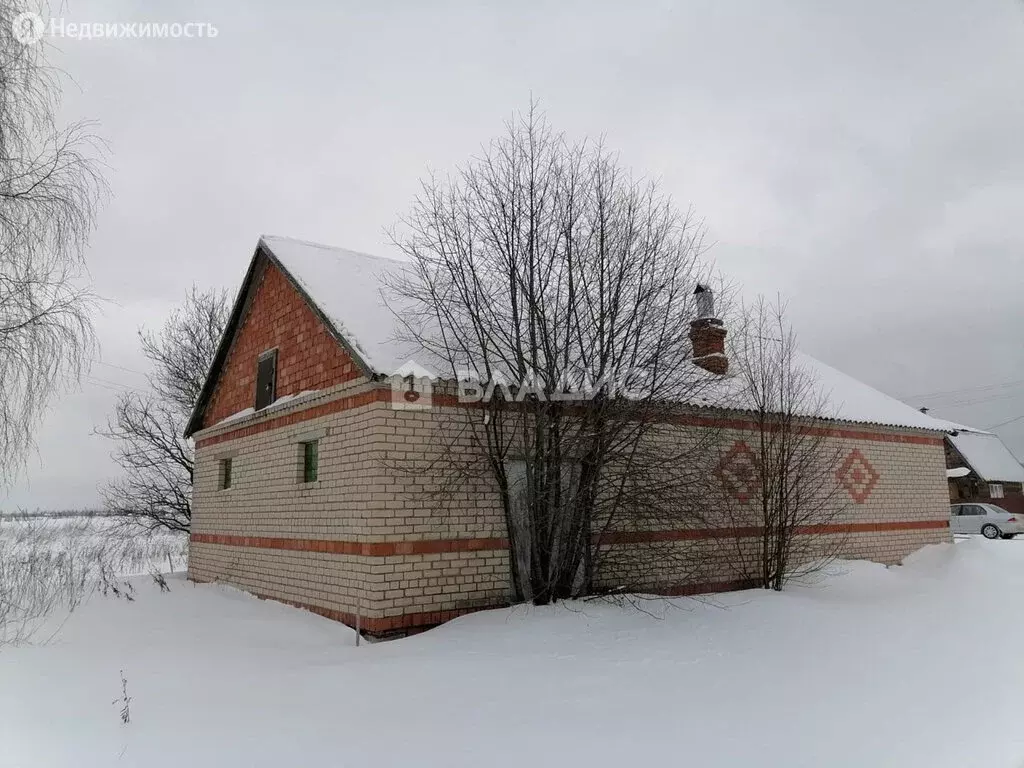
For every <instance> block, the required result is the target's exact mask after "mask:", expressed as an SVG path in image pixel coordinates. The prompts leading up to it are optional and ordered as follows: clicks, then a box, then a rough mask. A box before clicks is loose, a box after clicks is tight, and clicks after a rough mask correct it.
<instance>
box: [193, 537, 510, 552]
mask: <svg viewBox="0 0 1024 768" xmlns="http://www.w3.org/2000/svg"><path fill="white" fill-rule="evenodd" d="M190 538H191V542H192V543H193V544H221V545H223V546H227V547H249V548H253V549H287V550H296V551H299V552H324V553H327V554H330V555H363V556H365V557H390V556H392V555H431V554H437V553H438V552H476V551H480V550H500V549H505V548H507V547H508V541H507V540H506V539H497V538H494V539H437V540H433V541H372V542H366V541H331V540H325V539H286V538H271V537H266V536H232V535H227V534H221V533H193V534H192V536H191V537H190Z"/></svg>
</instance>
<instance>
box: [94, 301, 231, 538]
mask: <svg viewBox="0 0 1024 768" xmlns="http://www.w3.org/2000/svg"><path fill="white" fill-rule="evenodd" d="M229 312H230V304H229V301H228V295H227V293H226V292H224V291H216V290H210V291H200V290H198V289H197V288H195V287H193V288H192V290H191V291H190V292H189V294H188V296H187V297H186V299H185V302H184V304H182V306H181V307H179V308H178V309H176V310H174V312H172V314H171V316H170V317H169V318H168V319H167V321H166V322H165V323H164V325H163V328H161V330H160V332H159V333H158V334H154V333H152V332H147V331H140V332H139V338H140V341H141V343H142V351H143V354H145V355H146V357H147V358H148V359H149V360H150V361H151V362H152V363H153V371H152V373H151V374H150V376H149V383H150V387H151V389H152V391H151V392H126V393H124V394H123V395H121V396H120V397H119V398H118V400H117V404H116V406H115V411H114V416H113V418H112V419H111V421H110V422H109V423H108V425H107V428H106V429H105V430H102V432H103V434H105V435H106V436H107V437H110V438H112V439H113V440H116V441H117V444H118V445H117V450H116V452H115V454H114V458H115V460H116V461H117V463H118V464H119V465H120V466H121V468H122V469H123V470H124V476H123V477H121V478H119V479H117V480H115V481H113V482H111V483H110V484H109V485H108V486H107V487H106V489H105V491H104V500H105V503H106V508H107V509H108V510H109V511H110V512H112V513H114V514H115V515H119V516H121V517H123V518H125V519H126V520H129V521H131V522H134V523H136V524H138V525H141V526H143V527H145V528H150V529H152V528H168V529H170V530H174V531H188V530H189V525H190V523H191V520H192V478H193V472H194V470H195V461H194V449H193V446H192V443H191V441H190V440H187V439H186V438H185V437H183V435H184V432H185V424H186V422H187V421H188V417H189V414H190V413H191V411H192V407H193V405H194V404H195V402H196V400H197V398H198V397H199V391H200V389H201V388H202V386H203V382H204V380H205V379H206V376H207V374H208V373H209V370H210V365H211V364H212V362H213V356H214V354H215V353H216V351H217V345H218V344H219V343H220V338H221V335H222V334H223V333H224V327H225V325H226V324H227V320H228V313H229Z"/></svg>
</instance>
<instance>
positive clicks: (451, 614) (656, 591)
mask: <svg viewBox="0 0 1024 768" xmlns="http://www.w3.org/2000/svg"><path fill="white" fill-rule="evenodd" d="M193 581H197V582H202V581H205V580H200V579H193ZM757 585H758V584H757V582H756V581H752V580H740V581H717V582H706V583H703V584H686V585H678V586H667V587H666V586H659V587H653V588H645V589H643V590H639V591H640V592H641V593H646V594H652V595H662V596H666V597H687V596H693V595H706V594H712V593H715V592H733V591H735V590H738V589H751V588H753V587H756V586H757ZM246 591H249V590H246ZM249 594H251V595H255V596H256V597H258V598H260V599H261V600H273V601H275V602H278V603H284V604H285V605H290V606H292V607H293V608H301V609H303V610H306V611H310V612H312V613H315V614H318V615H320V616H323V617H325V618H328V619H332V620H334V621H340V622H341V623H342V624H346V625H348V626H350V627H355V626H356V615H355V614H354V613H350V612H348V611H339V610H335V609H334V608H322V607H321V606H319V605H313V604H311V603H301V602H298V601H295V600H287V599H285V598H281V597H273V596H271V595H266V594H261V593H259V592H249ZM506 605H507V604H498V603H496V604H491V605H481V606H477V607H471V608H458V609H455V610H450V611H423V612H420V613H405V614H402V615H400V616H383V617H370V616H363V617H362V618H361V619H360V620H359V626H360V627H361V629H362V630H363V631H364V632H366V633H368V634H371V635H383V634H387V633H389V632H399V631H401V630H408V629H426V628H428V627H434V626H437V625H438V624H444V623H445V622H446V621H451V620H452V619H455V618H458V617H459V616H464V615H466V614H467V613H475V612H477V611H488V610H492V609H494V608H504V607H506Z"/></svg>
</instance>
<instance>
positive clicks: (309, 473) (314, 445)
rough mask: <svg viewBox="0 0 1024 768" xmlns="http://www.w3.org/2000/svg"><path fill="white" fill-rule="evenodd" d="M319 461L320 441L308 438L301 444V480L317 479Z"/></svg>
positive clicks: (311, 480)
mask: <svg viewBox="0 0 1024 768" xmlns="http://www.w3.org/2000/svg"><path fill="white" fill-rule="evenodd" d="M319 463H320V441H319V440H310V441H309V442H307V443H303V444H302V482H304V483H312V482H315V481H316V479H317V470H318V468H319Z"/></svg>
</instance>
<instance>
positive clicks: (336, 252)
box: [261, 235, 409, 374]
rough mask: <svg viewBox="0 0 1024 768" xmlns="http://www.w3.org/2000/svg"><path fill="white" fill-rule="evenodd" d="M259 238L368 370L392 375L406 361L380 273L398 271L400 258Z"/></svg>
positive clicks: (401, 268) (304, 242)
mask: <svg viewBox="0 0 1024 768" xmlns="http://www.w3.org/2000/svg"><path fill="white" fill-rule="evenodd" d="M261 240H262V243H263V245H264V246H265V247H266V248H267V249H268V250H269V251H270V252H271V253H272V254H273V255H274V256H275V257H276V258H277V260H278V261H279V262H280V263H281V266H283V267H284V268H285V270H287V272H288V274H289V275H290V276H291V277H292V279H293V280H294V281H295V282H296V283H298V284H299V285H300V286H301V287H302V289H303V290H304V291H305V292H306V294H307V295H308V296H309V297H310V299H312V300H313V302H314V303H315V304H316V305H317V307H319V309H320V311H321V312H322V313H323V314H324V315H325V316H326V317H327V319H328V320H330V321H331V324H332V325H333V326H334V330H335V331H337V332H338V334H340V335H341V336H342V337H344V339H345V340H346V341H347V342H348V343H349V345H350V346H352V348H353V349H354V350H355V351H356V353H357V354H358V355H359V356H360V357H361V358H362V359H363V362H364V363H366V365H367V366H368V367H369V368H371V369H372V370H373V371H374V372H376V373H383V374H391V373H392V372H394V371H395V370H397V369H398V368H399V367H400V366H401V365H402V364H403V363H405V362H406V361H407V360H408V359H409V355H408V354H404V350H405V345H403V344H402V343H400V342H399V341H398V336H399V330H400V325H399V320H398V318H397V317H396V316H395V314H394V312H392V311H391V309H390V307H389V306H388V304H387V303H386V301H385V296H384V294H383V293H382V291H383V290H385V284H384V277H385V275H398V274H399V273H401V271H402V270H403V269H405V264H404V263H403V262H401V261H398V260H396V259H386V258H382V257H380V256H370V255H369V254H366V253H359V252H357V251H348V250H345V249H344V248H332V247H330V246H326V245H319V244H317V243H309V242H306V241H304V240H293V239H292V238H289V237H276V236H272V235H264V236H263V237H262V238H261Z"/></svg>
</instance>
